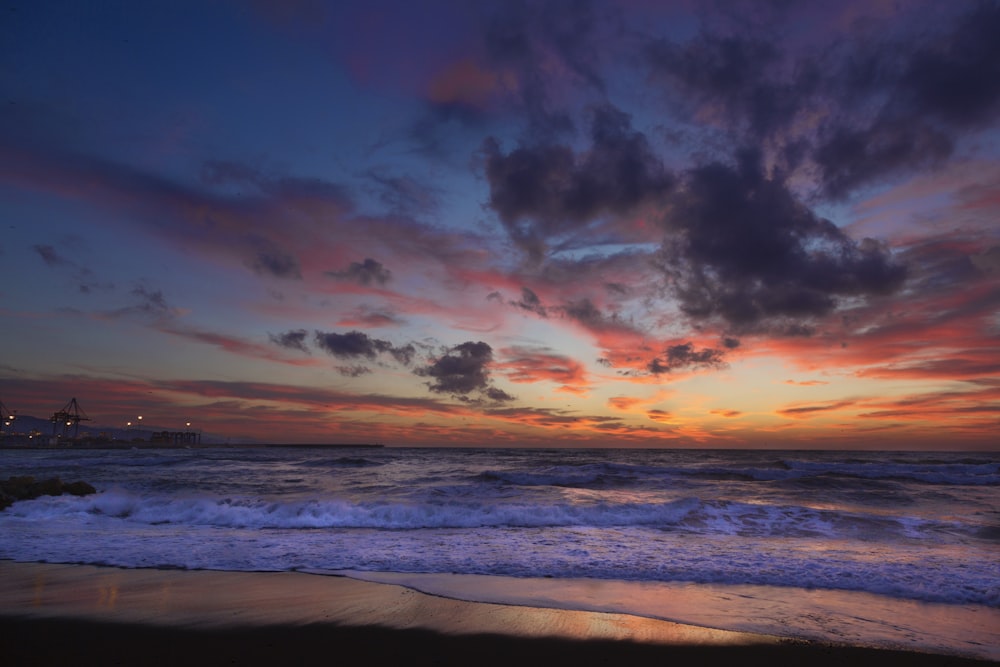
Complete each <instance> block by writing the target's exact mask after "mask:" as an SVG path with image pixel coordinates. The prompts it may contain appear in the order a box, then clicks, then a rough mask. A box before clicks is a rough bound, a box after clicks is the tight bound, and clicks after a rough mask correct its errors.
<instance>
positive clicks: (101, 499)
mask: <svg viewBox="0 0 1000 667" xmlns="http://www.w3.org/2000/svg"><path fill="white" fill-rule="evenodd" d="M7 514H8V515H10V516H11V517H12V518H14V517H16V518H20V519H29V520H39V521H49V520H53V519H59V518H72V519H75V520H79V519H88V518H89V519H101V518H103V519H109V520H119V521H123V522H127V523H130V524H144V525H164V524H175V525H190V526H213V527H225V528H253V529H289V530H297V529H361V528H370V529H383V530H419V529H438V528H441V529H448V528H453V529H465V528H505V527H509V528H550V527H553V528H558V527H580V528H586V527H597V528H608V527H623V528H624V527H635V526H638V527H646V528H654V529H658V530H663V531H676V532H683V533H690V534H698V535H722V536H741V537H787V538H797V537H799V538H809V537H812V538H815V537H819V538H825V539H853V540H869V541H873V542H874V541H884V540H919V539H925V538H928V537H933V538H934V540H935V541H936V542H937V543H941V542H952V541H956V540H967V539H978V540H986V541H992V540H993V539H994V532H993V531H991V530H990V529H989V527H986V528H985V529H984V526H982V525H978V524H977V525H972V524H967V523H961V522H957V521H941V520H931V519H924V518H916V517H906V516H894V515H890V516H886V515H880V514H872V513H862V512H845V511H836V510H823V509H815V508H809V507H802V506H793V505H786V506H776V505H764V504H754V503H741V502H734V501H721V500H716V501H705V500H700V499H697V498H682V499H678V500H673V501H669V502H662V503H638V502H633V503H620V504H613V503H606V502H598V503H589V504H582V503H546V504H532V503H524V502H510V501H507V502H489V503H484V502H472V501H469V500H462V501H459V500H455V499H454V498H447V499H445V500H444V501H442V502H412V503H407V502H388V501H367V502H351V501H347V500H342V499H310V500H281V501H275V500H267V499H264V498H261V497H254V496H226V497H215V496H170V495H156V494H148V495H142V494H138V493H135V492H131V491H127V490H121V489H118V490H111V491H105V492H102V493H99V494H96V495H93V496H86V497H83V498H76V497H70V496H60V497H47V498H39V499H37V500H33V501H27V502H21V503H17V504H16V505H14V506H13V507H11V508H9V509H8V510H7Z"/></svg>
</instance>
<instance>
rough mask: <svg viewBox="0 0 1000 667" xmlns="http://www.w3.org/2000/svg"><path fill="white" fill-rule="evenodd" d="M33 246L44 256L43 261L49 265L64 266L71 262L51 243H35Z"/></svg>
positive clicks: (39, 254) (40, 255)
mask: <svg viewBox="0 0 1000 667" xmlns="http://www.w3.org/2000/svg"><path fill="white" fill-rule="evenodd" d="M32 248H33V249H34V251H35V252H36V253H38V256H39V257H41V258H42V261H43V262H45V263H46V264H48V265H49V266H63V265H68V264H70V263H71V262H70V261H69V260H68V259H66V258H65V257H63V256H61V255H60V254H59V253H57V252H56V249H55V248H53V247H52V246H50V245H35V246H32Z"/></svg>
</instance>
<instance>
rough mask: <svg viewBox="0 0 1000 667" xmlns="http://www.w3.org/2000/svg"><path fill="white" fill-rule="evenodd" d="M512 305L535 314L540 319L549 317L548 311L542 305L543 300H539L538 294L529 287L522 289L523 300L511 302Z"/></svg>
mask: <svg viewBox="0 0 1000 667" xmlns="http://www.w3.org/2000/svg"><path fill="white" fill-rule="evenodd" d="M510 303H511V305H513V306H517V307H518V308H520V309H521V310H526V311H528V312H531V313H535V314H536V315H538V316H539V317H548V316H549V313H548V310H547V309H546V308H545V306H543V305H542V300H541V299H539V298H538V295H537V294H535V293H534V292H533V291H531V290H530V289H528V288H527V287H522V288H521V298H520V299H519V300H518V301H511V302H510Z"/></svg>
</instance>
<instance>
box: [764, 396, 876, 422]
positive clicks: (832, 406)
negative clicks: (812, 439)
mask: <svg viewBox="0 0 1000 667" xmlns="http://www.w3.org/2000/svg"><path fill="white" fill-rule="evenodd" d="M857 404H858V400H857V399H853V398H849V399H845V400H840V401H827V402H826V403H814V404H807V405H793V406H790V407H787V408H782V409H780V410H778V411H777V412H778V414H779V415H781V416H782V417H792V418H796V419H798V418H806V417H811V416H812V415H814V414H816V413H823V412H835V411H838V410H843V409H844V408H851V407H855V406H856V405H857Z"/></svg>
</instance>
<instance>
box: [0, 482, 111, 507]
mask: <svg viewBox="0 0 1000 667" xmlns="http://www.w3.org/2000/svg"><path fill="white" fill-rule="evenodd" d="M64 493H71V494H73V495H74V496H86V495H90V494H91V493H97V489H95V488H94V487H93V486H91V485H90V484H87V483H86V482H70V483H68V484H66V483H64V482H63V481H62V480H60V479H59V478H58V477H53V478H51V479H43V480H42V481H36V480H35V478H34V477H31V476H29V475H24V476H21V477H8V478H7V480H6V481H0V511H2V510H4V509H6V508H8V507H10V506H11V505H12V504H14V503H15V502H16V501H18V500H31V499H33V498H38V497H39V496H61V495H62V494H64Z"/></svg>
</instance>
